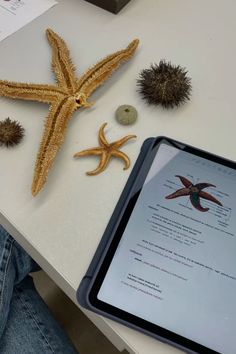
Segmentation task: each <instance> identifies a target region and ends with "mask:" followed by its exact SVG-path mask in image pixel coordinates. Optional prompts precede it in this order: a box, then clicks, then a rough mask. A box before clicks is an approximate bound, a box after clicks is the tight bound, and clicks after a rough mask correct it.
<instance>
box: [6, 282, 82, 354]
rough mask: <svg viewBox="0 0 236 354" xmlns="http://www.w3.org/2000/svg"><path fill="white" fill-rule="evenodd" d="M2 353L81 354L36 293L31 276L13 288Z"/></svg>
mask: <svg viewBox="0 0 236 354" xmlns="http://www.w3.org/2000/svg"><path fill="white" fill-rule="evenodd" d="M0 353H4V354H16V353H17V354H78V353H77V351H76V350H75V349H74V347H73V346H72V344H71V343H70V341H69V339H68V338H67V336H66V335H65V333H64V331H63V330H62V329H61V328H60V326H59V325H58V323H57V322H56V321H55V320H54V318H53V317H52V315H51V314H50V312H49V310H48V308H47V306H46V304H45V303H44V302H43V300H42V299H41V297H40V296H39V295H38V293H37V292H36V290H35V288H34V285H33V281H32V279H31V277H30V276H28V277H26V278H25V279H24V280H23V281H22V282H21V283H20V284H19V285H17V286H16V287H15V288H14V292H13V297H12V302H11V308H10V313H9V317H8V321H7V324H6V328H5V331H4V333H3V336H2V339H1V341H0Z"/></svg>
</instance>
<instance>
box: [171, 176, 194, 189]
mask: <svg viewBox="0 0 236 354" xmlns="http://www.w3.org/2000/svg"><path fill="white" fill-rule="evenodd" d="M175 177H178V178H179V179H180V181H181V182H182V184H183V185H184V186H185V187H186V188H189V187H190V186H192V185H193V184H192V182H191V181H189V179H187V178H186V177H182V176H179V175H176V176H175Z"/></svg>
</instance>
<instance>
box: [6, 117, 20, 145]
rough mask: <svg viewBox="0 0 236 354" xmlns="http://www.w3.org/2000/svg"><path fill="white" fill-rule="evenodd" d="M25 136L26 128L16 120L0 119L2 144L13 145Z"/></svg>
mask: <svg viewBox="0 0 236 354" xmlns="http://www.w3.org/2000/svg"><path fill="white" fill-rule="evenodd" d="M23 136H24V128H23V127H22V126H21V125H20V123H18V122H17V121H16V120H11V119H10V118H6V119H5V120H3V121H0V146H3V145H5V146H6V147H12V146H14V145H17V144H19V142H20V141H21V139H22V138H23Z"/></svg>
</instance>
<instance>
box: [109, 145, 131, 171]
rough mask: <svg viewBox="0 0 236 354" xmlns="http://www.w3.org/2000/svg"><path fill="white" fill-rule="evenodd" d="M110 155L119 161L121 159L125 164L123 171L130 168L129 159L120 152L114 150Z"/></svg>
mask: <svg viewBox="0 0 236 354" xmlns="http://www.w3.org/2000/svg"><path fill="white" fill-rule="evenodd" d="M112 155H113V156H116V157H119V158H120V159H122V160H123V161H124V163H125V166H124V168H123V169H124V170H127V169H128V168H129V166H130V159H129V157H128V156H127V155H126V154H125V153H124V152H122V151H118V150H114V151H112Z"/></svg>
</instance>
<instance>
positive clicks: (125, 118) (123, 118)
mask: <svg viewBox="0 0 236 354" xmlns="http://www.w3.org/2000/svg"><path fill="white" fill-rule="evenodd" d="M115 116H116V120H117V121H118V122H119V123H120V124H123V125H129V124H133V123H135V122H136V120H137V117H138V112H137V110H136V108H135V107H133V106H131V105H129V104H123V105H122V106H119V107H118V108H117V110H116V113H115Z"/></svg>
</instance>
